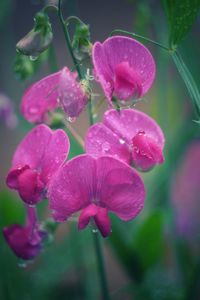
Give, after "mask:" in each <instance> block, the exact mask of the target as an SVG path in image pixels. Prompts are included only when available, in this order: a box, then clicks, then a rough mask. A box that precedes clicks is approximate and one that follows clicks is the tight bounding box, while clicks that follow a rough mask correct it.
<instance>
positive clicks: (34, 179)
mask: <svg viewBox="0 0 200 300" xmlns="http://www.w3.org/2000/svg"><path fill="white" fill-rule="evenodd" d="M44 187H45V186H44V183H43V182H42V181H41V180H40V178H39V175H38V173H37V172H36V171H34V170H30V169H27V170H25V171H24V172H23V173H21V174H20V175H19V177H18V188H17V189H18V191H19V195H20V197H21V198H22V200H23V201H24V202H26V203H27V204H36V203H37V202H38V201H39V200H41V199H42V197H43V189H44Z"/></svg>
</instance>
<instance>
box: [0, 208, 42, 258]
mask: <svg viewBox="0 0 200 300" xmlns="http://www.w3.org/2000/svg"><path fill="white" fill-rule="evenodd" d="M31 210H34V208H28V216H27V225H26V226H21V225H18V224H15V225H11V226H9V227H6V228H4V229H3V234H4V237H5V239H6V241H7V243H8V245H9V246H10V248H11V249H12V251H13V252H14V253H15V255H16V256H18V257H20V258H22V259H24V260H29V259H33V258H34V257H35V256H37V255H38V254H39V253H40V252H41V250H42V241H43V239H44V238H45V237H46V235H47V232H45V231H42V230H40V229H39V227H38V224H37V216H36V212H35V211H31Z"/></svg>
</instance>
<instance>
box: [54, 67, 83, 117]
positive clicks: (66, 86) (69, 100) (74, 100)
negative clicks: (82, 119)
mask: <svg viewBox="0 0 200 300" xmlns="http://www.w3.org/2000/svg"><path fill="white" fill-rule="evenodd" d="M58 93H59V102H60V104H61V106H62V107H63V109H64V111H65V112H66V114H67V116H68V117H70V118H76V117H78V116H79V114H80V113H81V112H82V110H83V109H84V108H85V106H86V104H87V100H88V99H87V96H86V94H85V92H84V90H83V87H82V86H81V84H80V83H79V82H78V81H77V73H72V72H70V70H69V69H68V68H66V67H65V68H63V70H62V71H61V74H60V79H59V88H58Z"/></svg>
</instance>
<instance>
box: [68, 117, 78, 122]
mask: <svg viewBox="0 0 200 300" xmlns="http://www.w3.org/2000/svg"><path fill="white" fill-rule="evenodd" d="M67 121H69V122H70V123H74V122H75V121H76V117H68V118H67Z"/></svg>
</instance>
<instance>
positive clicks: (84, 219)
mask: <svg viewBox="0 0 200 300" xmlns="http://www.w3.org/2000/svg"><path fill="white" fill-rule="evenodd" d="M97 213H98V206H97V205H95V204H93V203H92V204H89V205H88V206H87V207H85V208H84V209H83V210H82V212H81V214H80V217H79V220H78V229H84V228H85V227H86V226H87V225H88V224H89V222H90V219H91V217H94V216H96V214H97Z"/></svg>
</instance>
